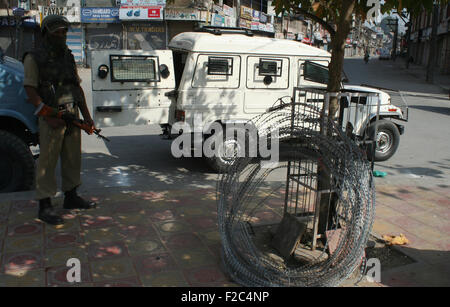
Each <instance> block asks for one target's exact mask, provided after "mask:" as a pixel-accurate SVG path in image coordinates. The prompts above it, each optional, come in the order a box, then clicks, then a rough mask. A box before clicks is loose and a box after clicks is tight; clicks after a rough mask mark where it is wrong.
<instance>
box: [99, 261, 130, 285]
mask: <svg viewBox="0 0 450 307" xmlns="http://www.w3.org/2000/svg"><path fill="white" fill-rule="evenodd" d="M90 266H91V272H92V280H93V281H94V282H100V281H108V280H117V279H122V278H128V277H132V276H136V271H135V269H134V266H133V263H132V261H131V259H130V258H129V257H123V258H117V259H116V258H114V259H108V260H99V261H91V262H90Z"/></svg>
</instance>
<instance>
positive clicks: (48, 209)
mask: <svg viewBox="0 0 450 307" xmlns="http://www.w3.org/2000/svg"><path fill="white" fill-rule="evenodd" d="M38 217H39V219H40V220H41V221H43V222H45V223H47V224H51V225H62V224H64V219H63V218H62V217H61V216H60V215H59V214H58V213H56V211H55V209H53V206H52V203H51V200H50V198H44V199H40V200H39V215H38Z"/></svg>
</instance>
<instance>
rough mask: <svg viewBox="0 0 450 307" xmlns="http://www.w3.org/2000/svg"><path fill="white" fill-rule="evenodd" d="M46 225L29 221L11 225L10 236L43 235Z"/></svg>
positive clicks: (9, 228)
mask: <svg viewBox="0 0 450 307" xmlns="http://www.w3.org/2000/svg"><path fill="white" fill-rule="evenodd" d="M43 227H44V224H43V223H40V222H35V221H33V220H31V221H30V220H29V221H26V222H23V223H15V224H10V225H9V226H8V236H30V235H37V234H42V233H43Z"/></svg>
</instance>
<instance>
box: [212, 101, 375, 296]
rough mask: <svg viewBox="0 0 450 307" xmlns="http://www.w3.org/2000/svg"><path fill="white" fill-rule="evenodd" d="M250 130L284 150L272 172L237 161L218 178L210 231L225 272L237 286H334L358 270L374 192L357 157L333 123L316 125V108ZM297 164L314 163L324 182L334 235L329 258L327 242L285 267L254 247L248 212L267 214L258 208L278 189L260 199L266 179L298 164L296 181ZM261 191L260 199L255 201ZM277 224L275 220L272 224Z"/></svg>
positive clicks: (273, 115) (268, 118)
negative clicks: (214, 230) (331, 199)
mask: <svg viewBox="0 0 450 307" xmlns="http://www.w3.org/2000/svg"><path fill="white" fill-rule="evenodd" d="M252 122H253V124H254V125H255V128H256V129H257V131H258V134H259V135H258V137H259V139H261V138H263V137H268V138H269V139H270V138H274V137H276V138H277V139H278V141H279V142H280V144H281V146H280V148H283V144H290V145H289V146H287V149H286V150H281V152H280V161H279V163H278V165H276V166H272V167H270V168H264V165H263V163H264V161H263V160H259V161H256V162H255V161H254V159H251V158H248V157H240V158H239V157H238V158H236V160H235V162H234V163H233V165H232V166H230V167H229V170H228V172H226V173H225V174H223V175H222V176H221V179H220V181H219V182H218V187H217V200H218V225H219V233H220V236H221V240H222V260H223V262H224V265H225V268H226V269H227V271H228V273H229V274H230V276H231V277H232V278H233V280H234V281H236V282H238V283H239V284H241V285H243V286H264V287H266V286H269V287H273V286H337V285H339V284H340V283H341V282H342V281H344V280H345V279H347V278H348V277H349V276H350V275H351V274H352V273H353V272H354V270H355V269H356V268H357V267H358V265H360V264H361V261H362V259H363V257H364V249H365V246H366V243H367V240H368V238H369V235H370V231H371V229H372V224H373V220H374V213H375V189H374V183H373V178H372V172H371V168H370V164H369V163H368V161H367V159H366V157H365V154H364V153H363V151H362V150H361V149H360V148H359V147H358V146H357V145H356V144H355V143H354V141H352V140H351V139H350V138H349V137H347V136H346V135H345V134H344V133H343V132H342V130H341V129H340V127H338V126H337V125H336V124H335V122H334V121H332V120H323V116H322V111H321V108H319V107H317V105H314V104H299V105H298V106H297V109H296V110H295V112H291V110H289V108H284V109H281V110H277V111H276V112H267V113H264V114H262V115H260V116H258V117H256V118H254V119H253V120H252ZM324 128H326V131H327V133H326V134H324V133H323V131H324ZM275 132H278V133H275ZM301 161H318V163H317V164H316V166H317V167H316V169H315V171H316V173H317V172H318V170H319V169H320V171H322V172H324V171H325V172H327V174H328V175H329V177H328V178H330V185H329V186H330V190H332V191H333V192H334V195H335V197H336V200H337V201H336V202H335V208H334V214H333V216H332V221H331V222H329V223H328V222H327V229H328V230H335V232H334V233H333V238H332V239H333V240H334V241H336V242H337V243H336V244H335V248H334V250H333V251H332V252H330V248H329V247H330V246H329V243H328V242H329V240H330V239H331V238H328V240H327V241H326V243H325V246H324V248H323V249H322V251H321V255H320V256H315V257H314V258H313V259H311V260H310V261H308V262H306V263H305V262H295V263H294V264H289V263H288V262H287V261H284V262H283V261H281V262H280V261H274V256H273V254H274V253H276V252H274V251H271V252H270V253H269V252H267V250H266V249H264V248H261V246H260V244H257V243H256V239H255V231H254V227H252V222H253V220H254V214H255V212H258V210H262V209H264V208H267V203H266V200H267V199H268V198H269V197H270V196H271V195H275V194H277V193H280V191H282V189H284V187H283V188H282V189H278V190H277V189H273V190H271V191H270V193H268V192H267V184H266V182H265V181H266V180H267V178H269V176H271V174H273V173H274V172H277V171H280V170H283V171H284V170H285V169H287V167H289V165H288V164H289V162H291V167H292V163H296V162H299V163H298V164H297V168H298V171H299V173H300V172H301V171H302V170H305V169H304V165H305V164H303V163H300V162H301ZM306 165H308V164H306ZM278 187H279V188H280V187H281V185H278ZM261 191H266V193H265V195H268V196H267V197H266V198H263V199H261V200H259V197H258V193H259V192H261ZM294 192H295V191H290V190H289V191H288V193H291V194H292V193H294ZM297 193H298V191H297ZM284 196H285V195H284ZM284 196H283V197H284ZM294 196H295V195H294ZM296 196H297V197H298V194H297V195H296ZM291 197H292V195H291ZM288 198H289V197H286V199H288ZM285 211H286V209H285ZM280 220H281V215H280V218H279V220H278V221H274V222H279V221H280ZM254 226H255V227H256V226H257V225H254ZM336 230H339V231H336ZM327 250H328V251H327ZM323 254H327V255H326V256H327V257H322V256H323ZM277 259H279V258H277Z"/></svg>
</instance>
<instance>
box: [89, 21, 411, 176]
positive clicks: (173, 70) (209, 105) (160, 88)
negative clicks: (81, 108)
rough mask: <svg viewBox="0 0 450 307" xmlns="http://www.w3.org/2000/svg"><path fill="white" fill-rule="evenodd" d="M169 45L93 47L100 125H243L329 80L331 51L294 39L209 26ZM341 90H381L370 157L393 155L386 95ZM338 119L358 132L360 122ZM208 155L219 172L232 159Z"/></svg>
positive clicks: (394, 130)
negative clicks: (209, 29) (298, 89)
mask: <svg viewBox="0 0 450 307" xmlns="http://www.w3.org/2000/svg"><path fill="white" fill-rule="evenodd" d="M169 49H170V50H155V51H145V52H144V51H135V50H133V51H131V50H119V51H118V50H102V51H94V52H92V62H91V69H92V93H93V110H94V119H95V122H96V124H97V126H99V127H108V126H122V125H131V124H160V125H161V127H162V129H163V135H164V136H166V137H167V138H172V136H177V135H178V133H179V132H180V131H173V130H174V129H172V127H173V126H174V124H175V123H177V122H185V123H186V124H188V125H190V126H191V127H195V129H201V130H203V131H204V130H206V129H205V128H206V127H207V126H210V125H211V124H213V123H218V124H220V125H226V124H230V123H246V122H248V120H250V119H252V118H254V117H255V116H257V115H258V114H261V113H264V112H266V111H267V110H268V109H269V108H270V107H272V106H273V105H274V104H275V103H276V102H277V100H279V99H280V98H281V97H291V96H292V95H293V89H294V88H295V87H311V86H315V87H317V86H319V87H320V86H321V87H325V86H326V84H327V82H328V68H327V67H328V64H329V62H330V60H331V54H330V53H329V52H326V51H324V50H321V49H318V48H315V47H311V46H308V45H305V44H302V43H299V42H296V41H290V40H284V39H273V38H264V37H254V36H251V34H250V33H249V32H245V31H244V32H243V31H241V32H239V33H234V32H232V33H227V32H226V31H221V30H214V31H213V33H208V32H185V33H181V34H179V35H177V36H175V37H174V38H173V39H172V40H171V41H170V43H169ZM345 89H349V90H350V91H361V90H364V91H367V92H372V93H378V94H379V97H380V99H381V100H382V103H381V109H380V110H379V111H380V112H379V115H380V118H382V119H383V120H384V121H383V125H380V126H379V128H378V130H379V133H381V135H380V136H379V147H380V148H381V151H377V153H376V156H375V158H376V159H378V160H383V159H387V158H389V157H390V156H392V155H393V154H394V152H395V150H396V149H397V146H398V142H399V135H400V133H402V132H403V128H402V126H400V125H398V124H394V123H393V122H391V121H387V120H386V118H397V119H404V118H405V116H404V114H403V112H402V110H401V109H400V108H397V107H395V106H392V105H390V97H389V95H388V94H387V93H384V92H382V91H380V90H377V89H372V88H367V87H364V88H362V87H357V88H356V87H353V88H352V87H349V86H346V87H345ZM350 103H351V102H350ZM366 113H367V114H369V116H368V117H367V118H366V119H364V121H370V120H373V119H374V117H375V115H373V114H374V112H366ZM370 114H372V115H370ZM346 118H352V116H347V117H346ZM342 124H343V125H344V126H348V125H349V124H350V125H351V126H352V127H353V129H355V131H356V130H358V127H362V126H363V125H362V123H352V122H349V123H342ZM199 125H200V126H199ZM383 127H384V128H383ZM358 133H359V134H363V133H365V131H358ZM380 144H381V146H380ZM383 146H384V147H383ZM226 147H229V148H232V149H233V150H236V147H239V144H236V142H233V140H227V139H226V138H225V137H224V143H223V148H222V151H223V152H225V151H227V150H228V149H227V148H226ZM238 149H239V148H238ZM208 159H209V162H210V164H211V165H212V166H213V168H215V169H216V170H219V171H221V170H224V169H225V168H226V167H227V166H228V165H229V164H230V163H232V161H231V162H230V160H228V159H226V158H223V157H221V155H218V156H215V157H211V158H208Z"/></svg>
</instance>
